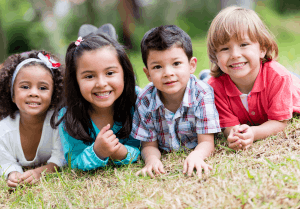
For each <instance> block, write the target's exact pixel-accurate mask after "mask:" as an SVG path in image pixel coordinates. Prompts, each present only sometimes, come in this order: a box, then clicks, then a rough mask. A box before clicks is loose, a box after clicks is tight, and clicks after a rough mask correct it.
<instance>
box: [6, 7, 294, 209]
mask: <svg viewBox="0 0 300 209" xmlns="http://www.w3.org/2000/svg"><path fill="white" fill-rule="evenodd" d="M261 13H262V12H261ZM269 13H270V12H269ZM269 13H268V12H267V13H266V14H264V18H266V19H267V20H268V14H269ZM271 19H272V21H273V22H274V25H276V27H275V26H274V27H273V28H270V29H271V30H272V31H273V32H274V33H275V35H276V37H277V40H278V45H279V58H280V59H279V62H280V63H281V64H282V65H284V66H285V67H286V68H287V69H288V70H291V71H294V72H297V73H299V74H300V59H299V58H298V55H300V27H299V22H300V16H292V17H290V16H287V17H280V18H279V17H278V16H275V17H274V15H273V16H272V18H271ZM193 48H194V56H196V57H197V58H198V67H197V71H196V72H195V75H198V73H199V72H200V71H201V70H202V69H207V68H209V61H208V57H207V54H206V43H205V39H204V38H199V39H194V40H193ZM130 59H131V61H132V63H133V66H134V69H135V71H136V74H137V77H138V80H139V85H140V86H141V87H144V86H145V85H146V84H147V83H148V80H147V78H146V77H145V75H144V73H143V70H142V68H143V66H144V65H143V63H142V59H141V56H140V54H139V53H131V54H130ZM215 145H216V150H215V152H214V154H213V155H212V156H210V157H209V158H208V159H207V160H206V162H207V163H208V164H210V165H212V166H213V170H212V171H211V172H210V174H209V175H207V176H205V175H204V176H203V177H202V178H197V177H196V176H193V177H187V176H185V175H183V174H182V168H183V161H184V159H185V158H186V157H187V156H188V154H189V153H188V152H174V153H170V154H165V155H163V156H162V162H163V164H164V166H165V170H166V174H164V175H162V176H157V177H156V178H155V179H150V178H149V177H136V176H135V175H134V174H135V173H136V172H137V171H138V170H139V169H141V168H142V167H143V166H144V162H143V161H142V160H141V159H140V160H139V161H138V163H136V164H132V165H125V166H121V167H118V166H113V165H109V166H107V167H105V168H103V169H98V170H96V171H91V172H82V171H78V170H71V169H69V168H68V167H64V168H62V170H60V171H58V172H57V173H54V174H48V175H44V176H43V177H42V178H41V181H40V183H39V184H37V185H34V186H26V185H25V186H23V187H20V188H17V189H16V190H11V189H10V188H8V187H7V185H6V181H5V179H4V178H2V179H0V208H243V209H247V208H299V207H300V186H299V185H300V117H299V116H295V117H294V118H293V119H292V120H291V121H290V123H289V125H288V127H287V128H286V130H285V131H284V132H282V133H279V134H278V135H276V136H271V137H268V138H267V139H265V140H261V141H258V142H256V143H254V144H253V146H252V147H251V148H250V149H248V150H247V151H238V152H235V151H233V150H231V149H229V148H228V146H227V143H226V140H225V139H224V138H223V137H222V134H219V135H218V136H216V138H215Z"/></svg>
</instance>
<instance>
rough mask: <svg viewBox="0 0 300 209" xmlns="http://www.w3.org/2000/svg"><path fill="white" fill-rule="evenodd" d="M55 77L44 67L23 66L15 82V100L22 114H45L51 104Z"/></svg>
mask: <svg viewBox="0 0 300 209" xmlns="http://www.w3.org/2000/svg"><path fill="white" fill-rule="evenodd" d="M52 93H53V79H52V75H51V72H50V71H49V70H46V69H45V68H44V67H41V66H39V65H37V66H28V67H23V68H22V69H21V70H20V71H19V73H18V75H17V77H16V79H15V82H14V94H13V102H14V103H15V104H16V105H17V107H18V109H19V112H20V115H21V117H22V116H25V115H27V116H28V115H30V116H44V115H45V114H46V113H47V110H48V108H49V106H50V104H51V98H52Z"/></svg>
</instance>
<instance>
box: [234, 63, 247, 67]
mask: <svg viewBox="0 0 300 209" xmlns="http://www.w3.org/2000/svg"><path fill="white" fill-rule="evenodd" d="M245 64H246V63H240V64H237V65H231V67H242V66H244V65H245Z"/></svg>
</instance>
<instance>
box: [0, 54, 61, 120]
mask: <svg viewBox="0 0 300 209" xmlns="http://www.w3.org/2000/svg"><path fill="white" fill-rule="evenodd" d="M40 52H41V53H42V54H43V55H46V54H49V55H50V56H51V58H52V59H54V60H55V61H58V58H57V57H55V56H54V55H52V54H51V53H49V52H46V51H43V50H41V51H35V50H33V51H29V52H24V53H21V54H14V55H11V56H9V57H8V58H7V59H6V60H5V62H4V63H3V64H2V65H1V70H0V120H1V119H3V118H5V117H7V116H10V117H11V118H13V119H14V118H15V113H16V111H18V107H17V105H16V104H15V103H14V102H13V101H12V98H11V90H10V89H11V85H13V84H12V83H11V79H12V76H13V74H14V71H15V69H16V67H17V66H18V64H19V63H21V62H22V61H24V60H25V59H28V58H38V56H37V55H38V53H40ZM30 65H35V66H37V65H39V66H41V67H44V68H45V69H48V70H49V68H48V67H47V66H46V65H45V64H43V63H39V62H31V63H28V64H25V65H24V66H23V67H25V66H30ZM62 71H63V67H62V66H60V67H59V68H57V69H52V78H53V84H54V87H53V94H52V98H51V104H50V106H49V109H52V108H56V106H57V105H58V103H59V102H60V99H61V94H62V91H63V76H62V74H63V72H62ZM49 109H48V110H49Z"/></svg>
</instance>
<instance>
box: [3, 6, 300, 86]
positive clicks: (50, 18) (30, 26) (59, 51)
mask: <svg viewBox="0 0 300 209" xmlns="http://www.w3.org/2000/svg"><path fill="white" fill-rule="evenodd" d="M232 4H234V5H240V6H243V7H246V8H251V9H253V10H255V11H256V12H257V13H258V14H259V16H260V17H261V18H262V20H263V21H264V22H265V23H266V24H267V26H268V27H269V28H270V30H271V31H272V32H273V33H274V34H275V36H276V39H277V43H278V45H279V62H280V63H281V64H283V65H284V66H285V67H286V68H287V69H288V70H291V71H294V72H296V73H298V74H300V58H298V55H300V1H299V0H266V1H258V0H221V1H220V0H205V1H204V0H202V1H201V0H0V63H2V62H3V61H4V60H5V59H6V58H7V57H8V56H9V55H11V54H14V53H20V52H24V51H29V50H32V49H37V50H40V49H44V50H47V51H50V52H52V53H54V54H56V55H57V56H58V57H60V59H61V62H62V63H63V62H64V56H65V53H66V49H67V47H68V45H69V44H70V42H71V41H76V39H77V35H78V30H79V27H80V26H81V25H82V24H85V23H88V24H92V25H95V26H96V27H100V26H101V25H102V24H105V23H111V24H113V25H114V27H115V28H116V30H117V34H118V36H119V42H121V43H122V44H123V45H125V46H126V48H127V52H128V55H129V57H130V59H131V62H132V64H133V66H134V70H135V72H136V74H137V78H138V82H139V85H140V86H141V87H144V86H145V85H146V84H147V83H148V80H147V78H146V77H145V76H144V73H143V70H142V68H143V66H144V65H143V62H142V59H141V53H140V49H139V47H140V41H141V39H142V38H143V35H144V34H145V32H147V31H148V30H149V29H151V28H153V27H157V26H159V25H163V24H176V25H178V26H179V27H181V28H182V29H183V30H185V31H186V32H187V33H188V34H189V35H190V36H191V38H192V42H193V50H194V56H196V57H197V58H198V65H197V71H196V72H195V75H198V73H199V72H200V71H201V70H202V69H208V68H209V60H208V56H207V52H206V50H207V48H206V33H207V30H208V28H209V25H210V23H211V21H212V19H213V18H214V16H215V15H216V14H217V13H218V12H219V11H220V10H221V9H222V8H224V7H226V6H229V5H232Z"/></svg>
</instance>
